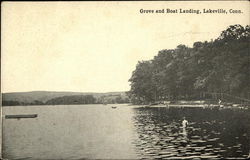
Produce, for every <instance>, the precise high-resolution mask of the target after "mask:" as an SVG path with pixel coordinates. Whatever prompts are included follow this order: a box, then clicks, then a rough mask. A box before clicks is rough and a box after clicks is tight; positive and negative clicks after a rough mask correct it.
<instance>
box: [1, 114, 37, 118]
mask: <svg viewBox="0 0 250 160" xmlns="http://www.w3.org/2000/svg"><path fill="white" fill-rule="evenodd" d="M36 117H37V114H19V115H18V114H16V115H5V119H20V118H36Z"/></svg>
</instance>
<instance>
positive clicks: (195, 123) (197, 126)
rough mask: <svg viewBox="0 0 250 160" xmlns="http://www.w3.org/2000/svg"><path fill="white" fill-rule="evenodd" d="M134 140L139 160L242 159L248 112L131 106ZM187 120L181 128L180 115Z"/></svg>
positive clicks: (247, 133) (246, 154)
mask: <svg viewBox="0 0 250 160" xmlns="http://www.w3.org/2000/svg"><path fill="white" fill-rule="evenodd" d="M134 113H135V114H134V117H133V123H134V125H135V128H136V132H137V133H138V136H137V137H135V139H134V145H135V146H136V147H135V148H136V151H137V154H138V156H139V157H140V158H142V159H144V158H145V159H152V158H154V159H157V158H161V159H175V158H176V159H191V158H201V159H203V158H204V159H207V158H209V159H210V158H213V159H216V158H230V157H231V158H236V157H241V158H246V157H247V156H248V152H249V149H250V147H249V136H247V135H249V129H250V128H249V126H248V122H249V111H244V112H243V111H232V110H220V111H218V110H210V109H199V108H184V109H183V108H182V109H179V108H169V109H168V108H135V109H134ZM184 116H185V117H186V119H187V120H188V121H189V125H188V126H187V127H182V118H183V117H184Z"/></svg>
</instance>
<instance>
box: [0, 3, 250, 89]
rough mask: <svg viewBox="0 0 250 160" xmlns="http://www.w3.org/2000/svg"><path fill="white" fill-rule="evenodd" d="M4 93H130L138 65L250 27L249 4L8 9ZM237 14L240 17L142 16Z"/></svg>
mask: <svg viewBox="0 0 250 160" xmlns="http://www.w3.org/2000/svg"><path fill="white" fill-rule="evenodd" d="M1 7H2V8H1V12H2V14H1V16H2V17H1V29H2V31H1V32H2V34H1V91H2V92H4V93H6V92H24V91H37V90H39V91H77V92H111V91H128V90H129V89H130V85H129V82H128V80H129V78H130V77H131V75H132V72H133V71H134V70H135V67H136V64H137V63H138V61H142V60H150V59H152V58H153V57H154V56H156V55H157V53H158V51H160V50H163V49H174V48H176V46H178V45H179V44H184V45H187V46H189V47H192V44H193V43H194V42H196V41H206V40H207V41H210V40H211V39H215V38H217V37H218V36H219V35H220V32H221V31H223V30H225V29H226V28H227V27H228V26H229V25H233V24H241V25H243V26H246V25H249V18H250V17H249V13H250V12H249V11H250V7H249V2H248V1H238V2H232V1H224V2H218V1H217V2H209V1H205V2H194V1H189V2H184V1H182V2H161V1H158V2H3V3H2V6H1ZM167 8H169V9H180V8H182V9H200V10H201V11H202V10H203V9H204V8H205V9H226V10H227V11H228V10H229V9H235V10H239V9H240V10H241V11H242V12H243V13H241V14H229V13H228V14H215V13H214V14H192V13H186V14H183V13H182V14H181V13H176V14H174V13H172V14H170V13H168V14H167V13H153V14H152V13H140V10H141V9H144V10H157V9H167Z"/></svg>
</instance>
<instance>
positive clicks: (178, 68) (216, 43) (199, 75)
mask: <svg viewBox="0 0 250 160" xmlns="http://www.w3.org/2000/svg"><path fill="white" fill-rule="evenodd" d="M249 44H250V27H249V25H248V26H246V27H243V26H241V25H232V26H229V27H228V28H227V29H226V30H224V31H222V33H221V35H220V36H219V37H218V38H217V39H215V40H211V41H209V42H208V41H205V42H195V43H194V44H193V47H191V48H189V47H187V46H185V45H179V46H177V48H176V49H164V50H161V51H159V52H158V55H157V56H155V57H154V59H152V60H149V61H140V62H138V64H137V66H136V69H135V71H133V74H132V76H131V78H130V79H129V82H130V83H131V89H130V91H129V92H128V96H129V97H130V99H131V100H132V102H133V103H149V102H153V101H157V100H178V99H186V100H188V99H197V98H198V97H199V95H200V93H204V92H213V93H227V94H230V95H235V96H239V97H244V98H248V99H249V98H250V85H249V82H250V79H249V77H250V76H249V75H250V55H249V54H250V53H249V52H250V45H249Z"/></svg>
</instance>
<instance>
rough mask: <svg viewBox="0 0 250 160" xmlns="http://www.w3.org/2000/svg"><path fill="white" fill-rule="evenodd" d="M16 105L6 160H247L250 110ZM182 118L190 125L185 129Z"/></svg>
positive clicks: (7, 124) (6, 133)
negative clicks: (19, 115) (17, 117)
mask: <svg viewBox="0 0 250 160" xmlns="http://www.w3.org/2000/svg"><path fill="white" fill-rule="evenodd" d="M111 106H113V105H68V106H63V105H62V106H15V107H4V108H3V114H4V115H7V114H38V117H37V118H31V119H20V120H17V119H5V118H3V156H4V158H8V159H121V158H123V159H157V158H160V159H192V158H197V159H203V158H204V159H218V158H219V159H224V158H231V159H236V158H238V159H239V158H242V159H244V158H246V157H247V156H248V154H249V150H250V145H249V144H250V140H249V138H250V125H249V124H250V111H249V110H228V109H224V110H211V109H200V108H182V109H181V108H143V107H139V106H128V105H116V106H117V108H116V109H113V108H111ZM183 116H185V117H186V119H187V120H188V121H189V126H188V128H186V129H183V128H182V127H181V121H182V118H183Z"/></svg>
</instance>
